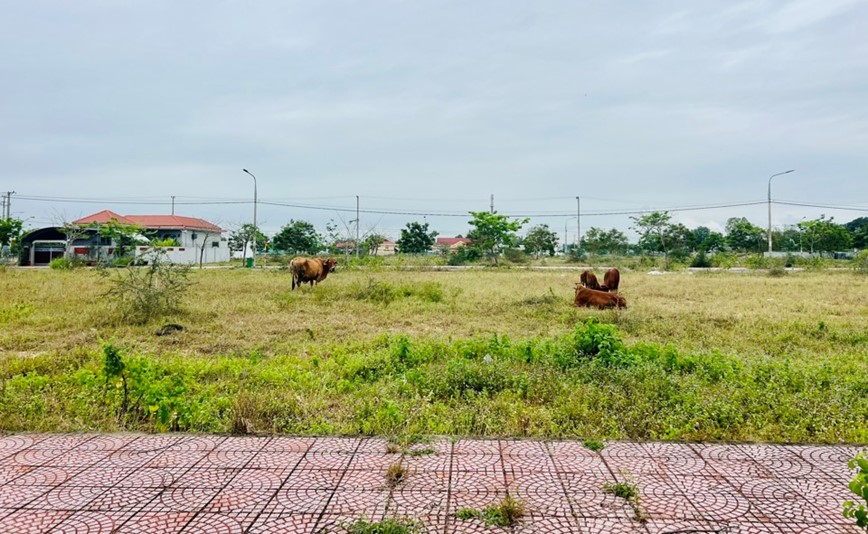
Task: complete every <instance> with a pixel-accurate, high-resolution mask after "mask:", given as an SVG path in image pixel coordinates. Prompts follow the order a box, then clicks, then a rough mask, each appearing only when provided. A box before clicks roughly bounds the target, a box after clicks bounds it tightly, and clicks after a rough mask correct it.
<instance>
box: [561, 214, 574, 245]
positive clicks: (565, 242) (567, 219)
mask: <svg viewBox="0 0 868 534" xmlns="http://www.w3.org/2000/svg"><path fill="white" fill-rule="evenodd" d="M573 219H575V217H567V218H566V219H565V220H564V254H566V253H567V244H568V243H569V241H568V240H567V224H569V222H570V221H572V220H573Z"/></svg>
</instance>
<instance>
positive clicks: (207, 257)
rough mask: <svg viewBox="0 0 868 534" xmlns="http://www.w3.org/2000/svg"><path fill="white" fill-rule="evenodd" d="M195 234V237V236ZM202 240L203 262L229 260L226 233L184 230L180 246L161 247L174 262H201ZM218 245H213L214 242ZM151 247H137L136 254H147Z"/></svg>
mask: <svg viewBox="0 0 868 534" xmlns="http://www.w3.org/2000/svg"><path fill="white" fill-rule="evenodd" d="M194 235H195V239H194V238H193V236H194ZM202 240H205V253H204V255H203V256H202V262H203V263H218V262H224V261H229V239H228V237H227V235H226V234H225V233H222V234H217V233H213V232H203V231H201V230H183V231H182V232H181V239H180V242H181V246H180V247H160V248H161V250H162V251H163V252H165V253H166V258H167V259H168V260H169V261H171V262H172V263H194V264H198V263H199V253H200V252H201V247H202ZM215 242H216V243H217V246H216V247H215V246H213V243H215ZM150 250H151V247H136V256H141V255H146V254H147V253H148V251H150Z"/></svg>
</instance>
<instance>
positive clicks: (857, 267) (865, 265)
mask: <svg viewBox="0 0 868 534" xmlns="http://www.w3.org/2000/svg"><path fill="white" fill-rule="evenodd" d="M850 264H851V265H852V266H853V270H854V271H856V272H858V273H862V274H868V250H860V251H859V253H858V254H856V257H855V258H853V259H852V260H851V262H850Z"/></svg>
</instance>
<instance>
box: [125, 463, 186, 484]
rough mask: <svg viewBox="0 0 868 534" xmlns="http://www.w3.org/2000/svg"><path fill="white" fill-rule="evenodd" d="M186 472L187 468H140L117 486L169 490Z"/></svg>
mask: <svg viewBox="0 0 868 534" xmlns="http://www.w3.org/2000/svg"><path fill="white" fill-rule="evenodd" d="M186 472H187V469H186V468H180V469H179V468H172V469H163V468H151V467H147V468H140V469H136V470H134V471H133V473H132V474H130V475H129V476H128V477H126V478H124V479H122V480H121V481H119V482H118V483H117V484H116V485H117V486H119V487H124V488H167V487H169V486H171V485H172V484H174V482H175V480H177V479H178V478H180V477H181V475H183V474H184V473H186Z"/></svg>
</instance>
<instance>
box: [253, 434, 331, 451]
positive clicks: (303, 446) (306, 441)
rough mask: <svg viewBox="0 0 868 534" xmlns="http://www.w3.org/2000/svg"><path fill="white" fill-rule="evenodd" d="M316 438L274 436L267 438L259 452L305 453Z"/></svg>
mask: <svg viewBox="0 0 868 534" xmlns="http://www.w3.org/2000/svg"><path fill="white" fill-rule="evenodd" d="M316 440H317V438H289V437H282V436H275V437H272V438H268V441H266V442H265V445H263V446H262V448H261V449H260V452H299V453H305V452H307V451H308V450H310V448H311V446H312V445H313V444H314V443H315V442H316Z"/></svg>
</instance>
